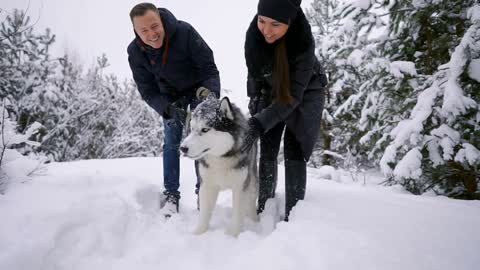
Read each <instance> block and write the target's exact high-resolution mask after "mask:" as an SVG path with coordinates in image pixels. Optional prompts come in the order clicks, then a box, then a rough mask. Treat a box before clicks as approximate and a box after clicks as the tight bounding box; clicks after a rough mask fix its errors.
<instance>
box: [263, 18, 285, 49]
mask: <svg viewBox="0 0 480 270" xmlns="http://www.w3.org/2000/svg"><path fill="white" fill-rule="evenodd" d="M257 26H258V30H260V32H261V33H262V34H263V37H264V38H265V41H266V42H267V43H269V44H272V43H274V42H275V41H277V40H279V39H280V38H282V37H283V36H284V35H285V33H287V30H288V24H284V23H281V22H279V21H276V20H274V19H272V18H269V17H265V16H261V15H258V19H257Z"/></svg>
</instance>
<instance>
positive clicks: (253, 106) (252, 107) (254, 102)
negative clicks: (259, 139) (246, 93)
mask: <svg viewBox="0 0 480 270" xmlns="http://www.w3.org/2000/svg"><path fill="white" fill-rule="evenodd" d="M257 106H258V97H252V98H250V101H248V111H249V112H250V115H254V114H256V113H257Z"/></svg>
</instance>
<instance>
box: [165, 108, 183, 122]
mask: <svg viewBox="0 0 480 270" xmlns="http://www.w3.org/2000/svg"><path fill="white" fill-rule="evenodd" d="M165 113H167V115H168V116H170V117H172V118H173V119H175V120H177V121H178V122H181V123H182V124H184V125H185V122H186V120H187V112H186V111H185V110H184V109H182V108H179V107H177V106H175V105H173V104H170V105H168V107H167V109H166V111H165Z"/></svg>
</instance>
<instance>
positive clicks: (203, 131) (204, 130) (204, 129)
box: [202, 128, 210, 133]
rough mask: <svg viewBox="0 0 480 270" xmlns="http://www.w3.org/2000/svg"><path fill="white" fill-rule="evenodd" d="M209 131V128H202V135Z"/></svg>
mask: <svg viewBox="0 0 480 270" xmlns="http://www.w3.org/2000/svg"><path fill="white" fill-rule="evenodd" d="M209 130H210V129H209V128H202V133H207V132H208V131H209Z"/></svg>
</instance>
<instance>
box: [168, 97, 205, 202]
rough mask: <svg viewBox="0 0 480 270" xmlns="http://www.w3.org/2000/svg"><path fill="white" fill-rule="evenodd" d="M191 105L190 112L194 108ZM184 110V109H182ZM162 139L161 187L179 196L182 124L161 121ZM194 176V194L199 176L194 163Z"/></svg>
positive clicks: (196, 165) (196, 164)
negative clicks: (195, 181)
mask: <svg viewBox="0 0 480 270" xmlns="http://www.w3.org/2000/svg"><path fill="white" fill-rule="evenodd" d="M195 105H197V104H195V103H191V105H190V106H191V110H193V108H194V107H195ZM184 109H186V108H184ZM163 124H164V139H163V185H164V186H165V192H166V193H168V194H172V195H178V196H179V195H180V191H178V189H179V188H180V151H179V147H180V143H181V141H182V131H183V124H182V123H181V122H178V121H176V120H175V119H163ZM195 174H196V176H197V184H196V185H195V193H198V189H199V188H200V175H199V173H198V162H197V161H195Z"/></svg>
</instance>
